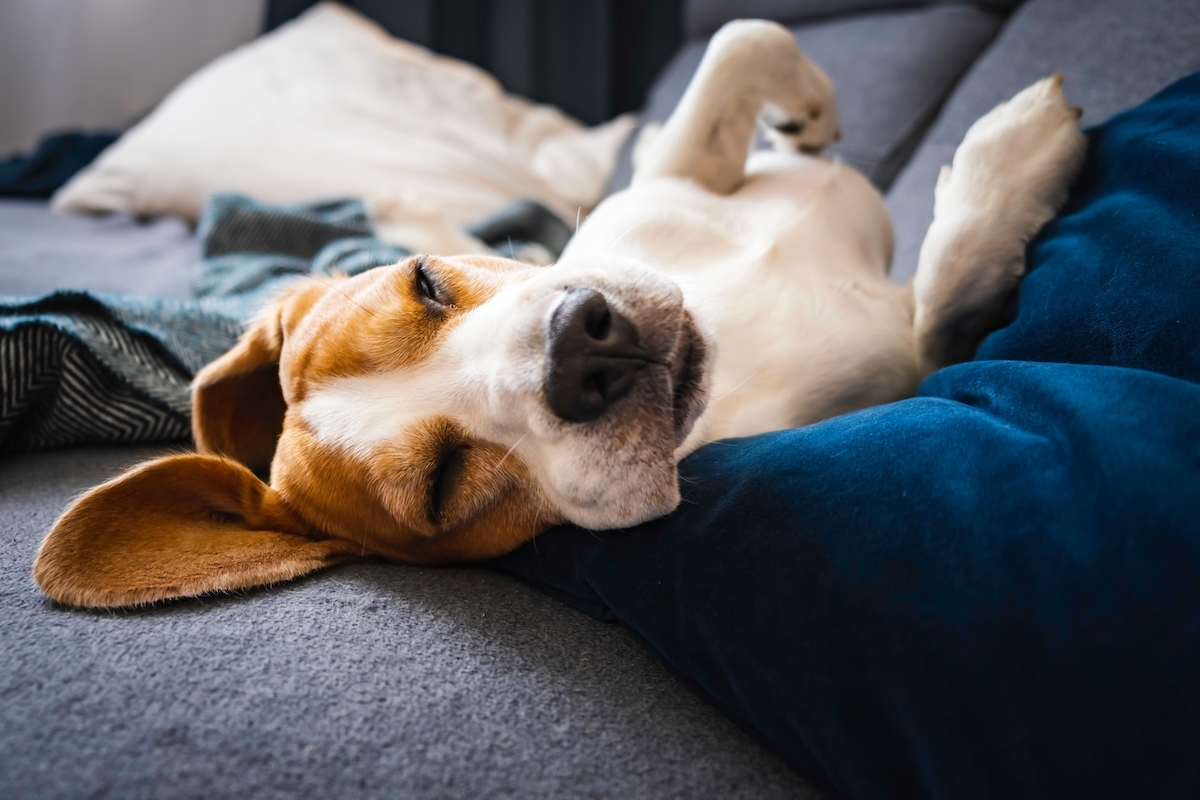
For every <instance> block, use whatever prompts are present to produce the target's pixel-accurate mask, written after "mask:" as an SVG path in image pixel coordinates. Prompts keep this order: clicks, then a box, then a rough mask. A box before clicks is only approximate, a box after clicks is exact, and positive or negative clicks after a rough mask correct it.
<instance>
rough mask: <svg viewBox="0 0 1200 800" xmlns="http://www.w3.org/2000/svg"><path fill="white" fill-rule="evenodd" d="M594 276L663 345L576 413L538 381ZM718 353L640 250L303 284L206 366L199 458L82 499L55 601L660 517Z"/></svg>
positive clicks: (478, 262)
mask: <svg viewBox="0 0 1200 800" xmlns="http://www.w3.org/2000/svg"><path fill="white" fill-rule="evenodd" d="M581 286H582V287H587V288H588V289H589V290H590V291H599V292H603V294H604V296H605V297H607V298H608V303H609V304H611V306H612V308H613V309H614V313H616V314H617V315H618V316H625V317H628V318H629V319H631V320H633V323H634V324H635V325H636V326H637V329H638V331H639V336H640V344H639V347H644V348H645V351H646V352H647V353H648V354H652V355H647V357H646V361H647V366H646V367H645V368H644V369H640V371H639V372H638V374H637V377H636V382H635V383H634V384H633V385H632V387H631V388H630V389H629V390H628V396H624V395H622V399H621V400H620V402H619V403H616V404H615V405H614V406H613V407H612V408H610V409H607V410H606V411H605V412H604V413H603V415H601V416H600V417H599V418H598V419H596V420H594V421H587V422H570V421H568V420H564V419H562V418H560V417H558V416H557V415H556V414H555V413H552V412H551V410H550V409H548V408H547V403H546V400H545V398H544V396H543V394H544V383H545V374H546V371H547V369H548V367H547V363H546V359H547V358H548V356H547V355H546V353H547V344H546V341H547V336H548V333H547V330H548V327H549V324H550V322H549V321H550V319H551V316H552V315H553V314H554V311H555V308H556V307H558V306H559V305H561V304H562V303H563V296H564V293H567V294H569V293H570V292H572V291H576V290H577V289H578V288H579V287H581ZM705 350H706V347H705V340H704V338H703V336H702V335H701V334H700V333H699V331H698V329H697V328H696V327H695V325H694V323H693V322H692V320H691V317H690V315H688V314H687V313H686V312H685V311H684V310H683V307H682V298H681V296H680V295H679V292H678V289H677V288H675V287H674V286H673V284H670V283H669V282H666V281H663V280H662V279H659V278H656V277H654V276H652V275H648V274H647V273H646V272H645V271H644V270H641V269H639V268H636V266H635V265H619V264H618V265H617V266H616V267H615V268H614V266H613V265H612V264H605V265H602V266H601V265H595V264H587V263H584V264H581V265H577V266H574V267H562V266H559V267H553V268H533V267H528V266H526V265H523V264H519V263H517V262H513V261H508V260H505V259H499V258H490V257H482V256H471V257H458V258H453V259H450V258H432V257H424V256H421V257H415V258H412V259H409V260H407V261H405V262H402V263H400V264H397V265H395V266H393V267H389V268H381V269H376V270H372V271H370V272H367V273H364V274H363V275H360V276H357V277H355V278H350V279H344V280H339V281H337V282H335V283H334V284H325V283H321V282H317V281H309V282H305V283H303V284H300V285H299V286H298V287H296V288H294V289H292V290H290V291H289V292H287V293H286V294H285V295H284V296H283V297H281V298H280V299H279V300H278V301H276V302H275V303H274V304H273V305H271V306H270V307H269V308H268V309H267V310H266V312H265V313H263V314H262V315H261V316H260V317H259V318H258V319H257V320H256V321H255V322H254V323H253V324H252V325H251V327H250V328H249V330H248V331H247V332H246V333H245V334H244V335H243V336H242V338H241V339H240V340H239V341H238V343H237V345H236V346H235V347H234V348H233V349H232V350H230V351H229V352H228V353H226V354H225V355H224V356H222V357H221V358H219V359H217V360H216V361H214V362H213V363H211V364H209V365H208V366H207V367H205V368H204V369H203V370H201V371H200V373H199V374H198V375H197V376H196V379H195V382H194V385H193V391H194V394H193V434H194V438H195V441H196V445H197V449H198V451H199V453H198V454H195V455H178V456H171V457H167V458H162V459H158V460H155V461H152V462H148V463H146V464H143V465H140V466H138V467H135V468H134V469H132V470H130V471H128V472H127V473H125V474H124V475H122V476H120V477H118V478H116V479H114V480H113V481H110V482H109V483H106V484H104V485H102V486H99V487H97V488H95V489H93V490H92V491H90V492H89V493H87V494H86V495H84V496H83V497H82V498H80V499H79V500H78V501H76V502H75V503H74V504H72V505H71V506H70V507H69V508H68V509H67V510H66V511H65V512H64V513H63V515H62V517H60V518H59V520H58V521H57V522H56V523H55V525H54V528H53V529H52V530H51V532H50V534H49V536H48V537H47V539H46V541H45V542H44V543H43V545H42V548H41V551H40V552H39V554H38V558H37V561H36V563H35V564H34V578H35V579H36V580H37V582H38V584H39V585H40V586H41V587H42V589H43V591H45V592H46V594H47V595H49V596H50V597H52V598H53V599H55V600H58V601H60V602H64V603H68V604H72V605H82V606H91V607H103V606H123V605H130V604H137V603H145V602H153V601H156V600H162V599H167V598H172V597H182V596H189V595H196V594H202V593H205V592H209V591H214V590H228V589H236V588H243V587H249V586H255V585H260V584H263V583H269V582H273V581H278V580H284V579H288V578H292V577H295V576H297V575H300V574H304V573H306V572H310V571H312V570H314V569H319V568H321V567H323V566H327V565H329V564H333V563H337V562H339V561H344V560H346V559H348V558H354V557H361V556H372V555H374V556H382V557H384V558H386V559H389V560H393V561H400V562H407V563H418V564H444V563H462V562H469V561H477V560H481V559H486V558H490V557H494V556H497V555H500V554H502V553H505V552H508V551H510V550H512V549H513V548H515V547H517V546H518V545H519V544H521V543H522V542H525V541H527V540H529V539H531V538H533V537H534V536H536V535H537V534H538V533H540V532H542V531H543V530H545V529H547V528H548V527H550V526H552V525H554V524H557V523H560V522H564V521H568V520H570V521H575V522H580V523H582V524H585V525H586V524H590V525H592V526H593V527H604V526H608V527H612V526H615V525H621V524H628V523H632V522H637V521H640V520H641V519H646V518H649V517H652V516H656V515H658V514H661V513H664V512H665V511H668V510H670V509H671V508H672V507H674V505H675V504H676V503H677V502H678V489H677V485H676V475H675V465H674V458H673V453H674V449H675V448H676V447H677V446H678V445H679V443H680V442H681V441H682V439H683V437H684V436H686V434H687V429H688V428H689V427H690V424H691V422H692V421H693V420H694V419H695V416H696V415H697V414H698V413H699V409H700V406H701V405H702V402H703V383H704V379H705V375H704V372H705V370H704V363H705V361H704V357H703V356H704V353H705ZM268 469H269V471H270V481H271V484H270V485H269V486H268V485H267V484H266V483H264V482H263V481H262V480H261V479H260V478H259V477H258V476H256V475H255V472H259V473H265V472H266V471H267V470H268Z"/></svg>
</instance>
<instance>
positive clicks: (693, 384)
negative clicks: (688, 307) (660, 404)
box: [667, 311, 709, 447]
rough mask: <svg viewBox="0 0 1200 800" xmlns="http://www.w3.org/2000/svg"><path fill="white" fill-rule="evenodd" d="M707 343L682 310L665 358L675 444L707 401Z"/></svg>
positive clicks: (677, 443)
mask: <svg viewBox="0 0 1200 800" xmlns="http://www.w3.org/2000/svg"><path fill="white" fill-rule="evenodd" d="M708 354H709V346H708V343H707V342H706V341H705V339H704V336H703V334H701V332H700V329H699V328H698V327H697V325H696V320H695V318H693V317H692V315H691V313H690V312H688V311H685V312H684V318H683V323H682V325H681V326H680V329H679V336H678V338H677V340H676V344H675V348H674V350H673V351H672V352H671V355H670V356H669V357H668V360H667V368H668V370H669V372H670V376H671V393H672V417H673V421H674V424H675V446H676V447H678V446H679V445H681V444H683V441H684V439H686V438H687V436H688V434H689V433H691V430H692V426H693V425H695V424H696V420H697V419H699V417H700V415H701V414H702V413H703V412H704V407H705V404H706V403H707V401H708V392H707V391H706V389H705V385H706V381H705V377H706V372H707V369H708Z"/></svg>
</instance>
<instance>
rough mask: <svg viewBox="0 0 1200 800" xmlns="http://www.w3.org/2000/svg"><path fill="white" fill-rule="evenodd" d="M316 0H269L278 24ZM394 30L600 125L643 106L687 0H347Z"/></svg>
mask: <svg viewBox="0 0 1200 800" xmlns="http://www.w3.org/2000/svg"><path fill="white" fill-rule="evenodd" d="M316 2H317V0H269V2H268V4H267V20H266V28H267V30H271V29H272V28H276V27H278V26H279V25H282V24H283V23H284V22H287V21H288V20H289V19H292V18H293V17H295V16H296V15H297V14H300V13H301V12H303V11H304V10H305V9H307V8H308V7H310V6H312V5H315V4H316ZM344 5H347V6H349V7H350V8H353V9H356V10H357V11H359V12H361V13H363V14H365V15H366V16H368V17H370V18H371V19H373V20H375V21H376V22H378V23H379V24H380V25H382V26H383V27H385V28H387V30H388V31H389V32H390V33H391V34H392V35H394V36H397V37H399V38H401V39H407V40H408V41H410V42H415V43H416V44H420V45H423V46H424V47H428V48H429V49H431V50H434V51H436V52H438V53H442V54H444V55H448V56H453V57H455V58H459V59H462V60H464V61H469V62H471V63H472V64H476V65H478V66H480V67H483V68H484V69H486V70H487V71H488V72H490V73H492V74H493V75H495V76H496V78H497V79H499V81H500V82H501V83H502V84H504V88H505V89H507V90H508V91H509V92H512V93H514V94H519V95H522V96H524V97H528V98H530V99H532V100H537V101H539V102H544V103H552V104H553V105H556V106H558V107H559V108H561V109H563V110H564V111H566V112H567V113H568V114H570V115H572V116H573V117H576V118H577V119H579V120H581V121H582V122H585V123H588V124H593V125H594V124H596V123H598V122H603V121H604V120H606V119H609V118H611V117H613V116H615V115H616V114H620V113H622V112H624V111H632V110H635V109H637V108H640V107H641V106H642V104H643V102H644V101H645V97H646V90H647V89H648V88H649V86H650V83H651V81H652V80H653V79H654V76H655V75H656V74H657V73H658V71H659V70H660V69H661V68H662V67H663V65H664V64H666V62H667V60H668V59H670V57H671V54H672V53H673V52H674V51H675V49H676V48H677V47H678V46H679V44H680V42H681V41H682V39H683V33H682V32H683V19H682V5H683V4H682V0H345V2H344Z"/></svg>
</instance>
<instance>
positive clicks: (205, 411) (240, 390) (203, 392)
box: [192, 301, 287, 472]
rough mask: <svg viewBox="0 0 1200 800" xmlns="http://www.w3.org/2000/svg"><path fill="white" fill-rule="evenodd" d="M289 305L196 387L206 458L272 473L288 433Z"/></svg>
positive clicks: (195, 414)
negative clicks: (284, 383) (283, 378)
mask: <svg viewBox="0 0 1200 800" xmlns="http://www.w3.org/2000/svg"><path fill="white" fill-rule="evenodd" d="M282 310H283V302H282V301H281V302H279V303H276V304H275V305H274V306H272V307H271V308H270V309H268V310H267V312H266V313H265V314H263V315H262V316H261V317H260V318H259V319H258V320H256V321H255V322H254V324H253V325H252V326H251V327H250V329H249V330H248V331H246V333H244V334H243V335H242V338H241V339H239V340H238V343H237V344H236V345H234V346H233V349H232V350H230V351H229V352H228V353H226V354H225V355H223V356H221V357H220V358H218V359H217V360H216V361H214V362H212V363H211V364H209V365H208V366H206V367H205V368H204V369H202V370H200V372H198V373H197V374H196V379H195V380H194V381H193V382H192V438H193V439H195V440H196V449H197V450H199V451H200V452H201V453H213V454H217V455H223V456H228V457H229V458H232V459H234V460H235V461H239V462H241V463H243V464H245V465H246V466H248V467H250V469H252V470H255V471H256V472H266V471H267V469H268V468H269V467H270V466H271V459H272V458H273V457H274V455H275V443H276V442H277V441H278V440H279V434H280V433H281V432H282V431H283V415H284V412H285V411H287V404H286V403H285V402H284V400H283V390H282V388H280V385H279V355H280V351H281V350H282V349H283V329H282V324H281V314H282Z"/></svg>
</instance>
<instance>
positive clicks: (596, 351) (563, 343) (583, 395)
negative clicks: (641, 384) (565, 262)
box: [544, 289, 654, 422]
mask: <svg viewBox="0 0 1200 800" xmlns="http://www.w3.org/2000/svg"><path fill="white" fill-rule="evenodd" d="M653 361H654V359H652V358H651V357H650V355H649V353H647V352H646V351H645V350H644V349H643V348H642V347H641V345H640V344H639V341H638V331H637V328H636V327H635V326H634V324H633V323H632V322H630V321H629V320H628V319H626V318H625V317H624V316H622V315H621V314H619V313H617V311H616V310H614V309H613V308H612V307H611V306H610V305H609V303H608V301H607V300H606V299H605V297H604V295H603V294H601V293H600V292H598V291H596V290H595V289H568V290H567V292H566V296H565V297H564V298H563V299H562V302H561V303H559V305H558V308H557V309H555V311H554V314H553V315H552V316H551V317H550V324H549V327H548V329H547V334H546V379H545V385H544V392H545V396H546V403H547V404H548V405H549V406H550V409H551V410H552V411H553V412H554V413H555V414H556V415H557V416H558V417H559V418H560V419H563V420H566V421H568V422H591V421H592V420H594V419H596V418H598V417H599V416H600V415H601V414H603V413H604V412H605V410H607V409H608V408H609V407H610V406H612V404H613V403H616V402H617V401H618V400H620V399H621V398H622V397H624V396H625V395H626V394H628V393H629V390H630V389H631V388H632V387H633V384H634V381H635V380H636V379H637V376H638V373H639V372H641V371H642V369H643V368H644V367H645V366H646V365H647V364H649V363H651V362H653Z"/></svg>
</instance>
